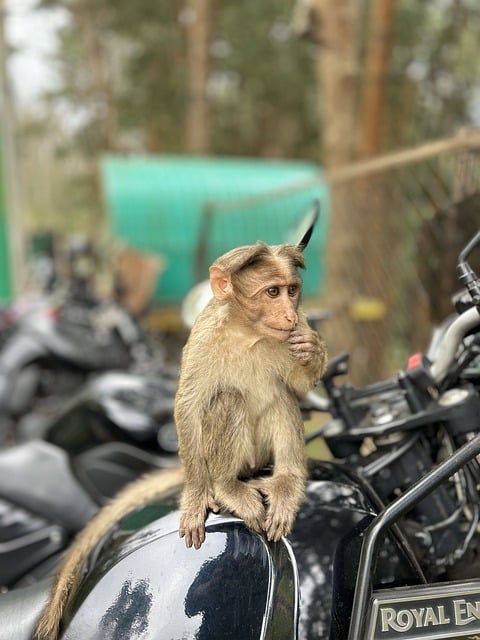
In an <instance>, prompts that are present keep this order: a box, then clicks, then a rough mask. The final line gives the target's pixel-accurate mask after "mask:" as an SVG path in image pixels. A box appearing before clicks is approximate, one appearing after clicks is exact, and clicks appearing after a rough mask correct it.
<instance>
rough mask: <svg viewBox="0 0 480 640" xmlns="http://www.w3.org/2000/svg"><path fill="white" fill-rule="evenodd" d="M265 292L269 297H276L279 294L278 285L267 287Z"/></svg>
mask: <svg viewBox="0 0 480 640" xmlns="http://www.w3.org/2000/svg"><path fill="white" fill-rule="evenodd" d="M266 293H267V296H268V297H269V298H276V297H277V296H278V295H279V294H280V289H279V288H278V287H268V289H267V290H266Z"/></svg>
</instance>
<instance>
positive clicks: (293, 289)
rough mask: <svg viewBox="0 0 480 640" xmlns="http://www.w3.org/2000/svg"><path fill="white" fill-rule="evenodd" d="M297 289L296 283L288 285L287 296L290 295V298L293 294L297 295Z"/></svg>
mask: <svg viewBox="0 0 480 640" xmlns="http://www.w3.org/2000/svg"><path fill="white" fill-rule="evenodd" d="M298 289H299V287H298V284H291V285H290V286H289V287H288V295H289V296H292V298H293V296H296V295H297V293H298Z"/></svg>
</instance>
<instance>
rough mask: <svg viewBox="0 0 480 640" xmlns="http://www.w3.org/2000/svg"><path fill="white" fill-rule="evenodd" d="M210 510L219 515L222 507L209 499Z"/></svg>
mask: <svg viewBox="0 0 480 640" xmlns="http://www.w3.org/2000/svg"><path fill="white" fill-rule="evenodd" d="M208 508H209V509H210V510H211V511H213V513H218V512H219V511H220V506H219V505H218V504H217V503H216V502H215V500H214V499H213V498H209V499H208Z"/></svg>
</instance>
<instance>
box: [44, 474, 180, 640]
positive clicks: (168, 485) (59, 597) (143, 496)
mask: <svg viewBox="0 0 480 640" xmlns="http://www.w3.org/2000/svg"><path fill="white" fill-rule="evenodd" d="M183 476H184V474H183V469H182V468H181V467H180V466H178V467H175V468H172V469H162V470H160V471H153V472H149V473H147V474H145V476H144V477H143V478H140V479H138V480H135V481H133V482H132V483H130V484H129V485H128V486H126V487H125V488H124V489H123V490H121V491H120V493H119V494H118V495H117V496H116V497H115V498H114V499H113V500H112V501H111V502H110V503H108V504H107V505H105V506H104V507H102V509H101V510H100V511H99V512H98V513H97V514H96V515H95V516H94V517H93V518H92V520H90V522H89V523H88V524H87V526H86V527H85V528H84V529H83V530H82V531H81V532H80V533H79V534H78V535H77V537H76V538H75V540H74V542H73V543H72V546H71V547H70V549H69V550H68V552H67V554H66V555H65V557H64V559H63V560H62V562H61V564H60V566H59V569H58V571H57V574H56V576H55V578H54V580H53V584H52V588H51V592H50V596H49V599H48V602H47V604H46V605H45V607H44V609H43V611H42V613H41V615H40V618H39V621H38V623H37V626H36V629H35V632H34V634H33V638H34V640H57V638H58V634H59V630H60V622H61V619H62V616H63V612H64V611H65V607H66V606H67V604H68V602H69V601H70V600H71V598H72V596H73V594H74V593H75V590H76V588H77V586H78V584H79V582H80V579H81V577H82V572H83V567H84V565H85V562H86V561H87V559H88V557H89V555H90V554H91V553H92V551H93V550H94V548H95V546H96V545H97V544H98V542H99V540H101V539H102V538H103V537H104V536H105V535H106V534H107V533H108V532H109V531H110V530H111V528H112V527H113V526H114V525H115V524H116V523H117V522H119V521H120V520H121V518H123V517H125V516H126V515H128V514H129V513H131V512H132V511H134V510H137V509H139V508H140V507H141V506H142V505H144V504H147V503H150V502H154V501H156V500H162V499H164V498H165V497H166V496H170V495H172V494H175V493H177V492H179V491H180V489H181V487H182V484H183Z"/></svg>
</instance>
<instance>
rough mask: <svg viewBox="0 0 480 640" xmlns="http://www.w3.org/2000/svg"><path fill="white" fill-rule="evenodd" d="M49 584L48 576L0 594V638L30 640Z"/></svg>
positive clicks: (47, 593) (3, 639) (45, 600)
mask: <svg viewBox="0 0 480 640" xmlns="http://www.w3.org/2000/svg"><path fill="white" fill-rule="evenodd" d="M50 586H51V578H48V579H45V580H42V581H40V582H36V583H35V584H33V585H29V586H28V587H19V588H18V589H12V590H11V591H7V593H4V594H1V595H0V620H1V621H2V623H1V624H0V640H12V639H13V638H15V640H31V638H32V635H33V632H34V630H35V625H36V623H37V620H38V618H39V617H40V613H41V611H42V609H43V607H44V606H45V604H46V603H47V600H48V595H49V591H50Z"/></svg>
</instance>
